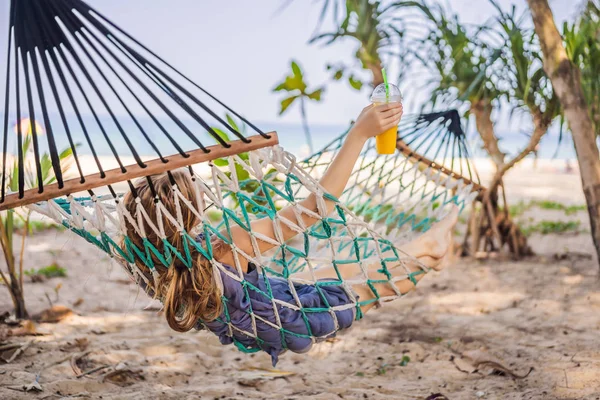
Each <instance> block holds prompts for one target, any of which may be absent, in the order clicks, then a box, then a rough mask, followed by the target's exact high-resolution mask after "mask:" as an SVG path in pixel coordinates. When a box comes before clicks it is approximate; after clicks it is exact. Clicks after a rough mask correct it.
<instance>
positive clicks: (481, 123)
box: [471, 100, 505, 170]
mask: <svg viewBox="0 0 600 400" xmlns="http://www.w3.org/2000/svg"><path fill="white" fill-rule="evenodd" d="M471 113H472V114H473V115H474V116H475V125H477V131H478V132H479V135H480V136H481V140H482V141H483V146H484V147H485V150H486V151H487V153H488V154H489V155H490V157H491V158H492V161H493V162H494V164H495V165H496V169H497V170H499V169H500V168H502V166H503V165H504V157H505V154H504V153H503V152H502V151H500V147H498V138H497V137H496V135H495V134H494V123H493V122H492V105H491V104H490V103H489V102H488V101H486V100H479V101H478V102H476V103H473V104H471Z"/></svg>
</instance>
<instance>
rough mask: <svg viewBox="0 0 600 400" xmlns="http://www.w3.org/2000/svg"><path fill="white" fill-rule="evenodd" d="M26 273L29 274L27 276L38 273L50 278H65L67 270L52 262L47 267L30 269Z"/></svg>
mask: <svg viewBox="0 0 600 400" xmlns="http://www.w3.org/2000/svg"><path fill="white" fill-rule="evenodd" d="M25 275H27V276H35V275H38V276H43V277H45V278H48V279H49V278H64V277H66V276H67V270H66V269H64V268H63V267H61V266H60V265H58V264H56V263H52V264H51V265H48V266H47V267H44V268H40V269H30V270H28V271H25Z"/></svg>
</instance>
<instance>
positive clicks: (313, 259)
mask: <svg viewBox="0 0 600 400" xmlns="http://www.w3.org/2000/svg"><path fill="white" fill-rule="evenodd" d="M9 26H10V30H9V40H8V57H7V62H6V65H7V78H6V93H5V112H4V121H3V141H2V152H3V159H2V178H1V179H2V184H1V195H0V210H7V209H12V208H15V207H20V206H26V207H29V208H30V209H32V210H35V211H37V212H39V213H41V214H43V215H46V216H48V217H50V218H52V219H53V220H55V221H57V222H58V223H59V224H61V225H63V226H65V227H66V228H68V229H69V230H71V231H72V232H74V233H76V234H77V235H79V236H81V237H83V238H84V239H85V240H87V241H88V242H90V243H92V244H94V245H95V246H97V247H98V248H100V249H101V250H102V251H104V252H106V253H107V254H109V255H110V256H111V257H114V258H115V260H117V261H118V262H119V263H120V264H121V265H122V266H123V268H124V270H125V271H126V272H127V273H128V274H129V275H130V276H131V278H132V279H134V280H135V281H136V282H137V283H138V284H139V285H140V287H142V288H143V289H144V290H145V291H146V292H147V293H148V294H149V295H150V296H154V293H153V290H152V288H153V287H155V285H156V280H157V279H158V272H157V267H159V266H158V265H155V262H154V261H153V260H156V259H158V260H159V262H160V264H162V266H164V267H165V268H168V267H169V266H170V265H171V264H172V262H173V260H175V259H179V260H180V261H181V262H183V263H184V264H185V265H186V266H187V267H188V268H190V269H191V268H193V265H194V262H193V257H192V254H193V253H200V254H202V255H203V256H204V257H205V258H206V259H207V260H209V261H210V263H211V265H212V268H213V270H214V274H213V275H214V277H215V279H216V280H217V284H219V285H220V286H221V288H223V282H222V277H223V276H226V277H229V278H231V279H233V280H235V281H237V282H239V284H240V285H241V287H242V288H243V290H244V293H245V294H246V296H250V294H251V293H253V294H256V293H260V294H261V295H262V296H264V298H265V299H268V301H269V302H271V303H272V307H271V308H270V312H272V314H273V316H272V318H271V317H268V318H266V317H264V315H263V316H261V315H258V314H257V313H256V312H254V311H253V310H252V309H249V310H247V314H248V317H249V318H250V321H251V323H250V325H249V327H248V328H247V329H241V328H240V326H239V325H236V324H235V323H233V322H232V320H231V316H230V315H229V314H228V313H227V310H228V308H227V307H225V313H224V315H223V316H221V317H219V318H218V321H219V322H221V323H222V324H223V326H226V327H227V332H226V333H225V336H227V337H228V338H230V340H231V341H232V342H233V343H235V344H236V345H237V347H238V348H239V349H240V350H242V351H245V352H253V351H257V350H260V349H265V348H266V347H267V343H266V342H265V339H264V338H263V337H261V329H262V330H264V327H271V328H273V329H276V330H277V331H279V332H280V335H281V336H280V341H281V346H282V347H283V348H284V349H286V348H287V346H288V344H289V338H290V337H296V338H302V339H305V340H306V341H308V342H310V343H311V344H312V343H314V342H318V341H321V340H323V339H325V338H328V337H331V336H332V335H334V334H335V333H336V331H337V330H339V329H340V324H339V323H338V317H339V315H340V314H339V313H340V312H342V311H344V310H350V309H351V310H353V313H354V315H355V318H356V319H360V317H361V314H360V306H362V305H365V304H366V302H376V303H380V302H382V301H387V300H391V299H393V298H397V297H400V296H402V293H400V292H399V291H398V289H396V286H395V285H394V282H396V281H399V280H402V279H410V280H412V281H413V283H415V284H416V280H415V276H416V275H418V274H422V273H425V272H427V268H426V267H425V266H422V269H421V270H420V271H418V272H411V270H410V269H409V268H408V267H407V262H411V263H418V261H417V260H415V259H413V258H411V257H410V256H408V255H407V254H404V253H403V252H401V251H400V250H399V249H398V246H399V245H400V244H401V243H403V242H407V241H409V240H411V239H412V238H414V237H415V236H417V235H419V234H420V233H422V232H424V231H426V230H427V229H428V228H429V227H430V225H431V224H432V223H433V222H434V221H436V220H438V219H440V218H442V217H443V216H444V214H445V213H446V212H447V211H448V207H449V205H452V204H456V205H459V206H460V207H461V208H462V207H464V205H465V204H469V203H471V202H472V201H473V199H475V198H476V197H477V196H478V195H479V194H480V191H481V190H483V189H482V188H481V186H479V184H478V183H477V181H478V179H477V176H476V174H475V173H474V170H473V169H472V166H471V165H470V163H469V160H468V151H467V147H466V144H465V135H464V132H463V131H462V128H461V126H460V118H459V115H458V113H457V112H456V111H455V110H449V111H444V112H437V113H430V114H421V115H417V116H414V117H410V116H409V117H404V119H403V121H402V123H401V126H400V127H399V132H400V135H401V137H400V138H399V140H398V144H397V147H398V152H397V153H396V154H394V155H389V156H377V155H376V153H375V149H374V145H373V143H370V144H369V145H367V146H366V147H365V149H364V150H363V153H362V154H361V157H360V159H359V162H358V163H357V165H356V166H355V168H354V170H353V173H352V177H351V179H350V183H349V185H348V186H347V188H346V190H345V192H344V194H343V195H342V196H341V198H339V199H336V198H333V197H332V196H331V195H330V194H328V193H327V192H326V191H325V190H324V189H323V188H322V187H321V186H320V185H319V183H318V178H319V176H320V175H321V174H322V173H323V170H324V168H326V166H327V165H328V163H329V161H330V160H331V159H332V157H334V156H335V154H336V152H337V151H338V150H339V148H340V146H341V144H342V143H343V140H344V137H345V134H343V135H341V136H340V137H339V138H337V139H335V140H334V141H333V142H331V143H330V144H329V145H328V146H326V147H325V148H323V149H322V150H321V151H319V152H318V153H316V154H314V155H312V156H310V157H308V158H307V159H305V160H302V161H299V160H296V158H295V157H294V156H293V155H291V154H290V153H288V152H286V151H285V150H284V149H283V148H281V147H280V146H279V145H278V139H277V134H276V133H275V132H269V133H265V132H263V131H262V130H260V129H259V128H258V127H256V126H255V125H254V124H252V123H251V122H250V121H248V120H246V119H245V118H244V117H242V116H241V115H240V114H238V113H237V112H235V111H234V110H233V109H231V108H230V107H228V106H227V105H225V104H224V103H223V102H221V101H220V100H218V99H217V98H216V97H214V96H213V95H211V94H210V93H209V92H208V91H206V90H205V89H204V88H202V87H200V86H199V85H197V84H195V83H194V82H192V81H191V80H189V79H188V78H186V77H185V76H184V75H183V74H181V73H180V72H178V71H177V70H176V69H175V68H173V67H172V66H171V65H169V64H168V63H167V62H166V61H164V60H163V59H161V58H160V57H158V56H157V55H156V54H154V53H153V52H151V51H150V50H149V49H147V48H146V47H144V46H143V45H142V44H141V43H139V42H138V41H136V40H135V39H134V38H132V37H131V36H129V35H128V34H127V33H126V32H125V31H123V30H121V29H120V28H119V27H117V26H116V25H115V24H113V23H112V22H111V21H110V20H108V19H107V18H106V17H104V16H102V14H100V13H99V12H97V11H95V10H93V9H92V8H91V7H90V6H89V5H87V4H86V3H85V2H83V1H80V0H12V1H11V9H10V25H9ZM25 115H28V116H29V118H30V120H31V121H38V120H39V121H42V126H43V128H42V126H38V125H37V124H36V123H31V124H30V125H29V127H28V126H27V125H24V124H21V123H18V124H17V127H16V135H14V134H11V133H10V131H11V128H10V127H9V121H10V118H16V120H17V121H21V120H22V119H23V117H24V116H25ZM225 115H227V116H225ZM9 116H11V117H9ZM246 131H247V132H248V133H251V134H247V133H246ZM29 141H31V143H32V145H33V155H29V154H28V151H27V144H28V142H29ZM63 147H65V148H67V149H68V151H70V152H72V154H73V159H74V162H75V168H74V171H73V168H72V169H68V168H67V167H66V166H65V165H64V163H61V160H60V150H59V149H62V148H63ZM9 149H16V151H15V153H16V155H15V156H14V159H13V158H11V157H10V156H9V154H8V151H9ZM146 155H147V156H146ZM90 157H91V163H90V162H87V163H86V162H85V159H86V158H88V159H90ZM127 160H131V163H128V162H127ZM13 163H14V165H15V166H16V169H15V170H14V171H12V172H11V171H10V168H9V165H11V164H13ZM90 165H91V167H90ZM111 166H114V167H116V168H112V169H111ZM181 167H186V168H188V169H189V171H190V173H191V174H192V176H193V184H194V191H195V199H193V200H194V202H192V201H191V200H192V199H188V198H186V197H185V196H183V195H182V194H181V192H180V191H179V189H178V188H177V186H176V185H174V186H173V190H172V192H173V203H174V204H175V206H176V210H175V212H174V213H171V212H169V210H168V209H167V208H166V207H165V206H164V205H163V204H161V203H160V202H158V204H157V208H158V210H159V213H160V215H162V216H164V218H165V220H166V221H167V224H171V225H172V228H175V229H176V230H177V231H178V232H179V234H180V236H181V240H182V242H183V248H184V251H183V252H180V251H178V250H177V249H176V248H175V247H174V246H173V245H172V244H171V243H169V242H168V240H166V239H163V245H162V246H161V247H162V248H157V247H155V246H154V245H153V244H152V243H150V241H148V240H147V239H146V237H147V236H148V234H149V233H150V232H146V231H145V228H144V226H149V227H150V229H151V230H152V231H153V233H154V234H156V235H158V237H160V238H166V235H165V229H166V227H165V226H164V225H165V224H164V222H163V219H162V218H157V221H154V220H151V218H149V215H148V213H147V212H146V211H145V210H144V208H143V207H139V206H138V207H137V208H136V210H135V212H130V210H128V209H127V208H126V207H125V206H124V204H123V201H122V193H123V192H124V191H127V190H128V189H131V190H132V192H133V194H134V195H135V190H134V189H133V184H132V180H133V179H136V178H146V179H148V181H149V182H150V185H151V187H152V181H151V179H150V178H149V177H150V176H151V175H154V174H157V173H161V172H165V171H173V170H175V169H178V168H181ZM49 170H52V175H53V176H54V177H55V182H49V181H48V180H46V181H45V180H44V176H45V175H44V174H45V173H47V172H48V171H49ZM8 182H16V187H13V191H14V192H10V191H8V190H7V187H8ZM153 190H154V189H153ZM311 193H312V194H316V195H317V206H318V207H317V211H316V212H315V211H314V210H309V209H306V208H303V207H302V206H301V205H300V204H299V200H301V199H304V198H305V197H306V196H307V195H308V194H311ZM325 200H329V201H334V202H335V207H334V210H333V212H327V208H326V206H325ZM157 201H158V198H157ZM194 204H195V205H196V206H195V205H194ZM285 206H291V207H293V208H294V211H295V213H296V215H309V216H311V217H313V218H316V219H318V222H317V223H316V224H314V225H313V226H310V227H307V226H302V224H301V223H300V222H299V221H301V220H302V219H301V218H299V219H298V220H297V221H291V220H287V219H285V218H281V217H279V216H278V214H277V211H278V210H280V209H281V208H282V207H285ZM183 208H187V209H189V210H190V211H191V212H192V213H193V214H194V215H195V216H196V217H197V218H198V220H200V221H201V224H200V225H199V226H198V228H197V230H196V231H194V232H187V231H186V230H185V229H184V223H183V221H182V216H181V209H183ZM264 217H268V218H270V219H271V220H272V221H273V226H274V227H275V237H276V238H278V237H279V238H280V237H282V236H283V235H282V233H281V229H282V228H284V227H285V228H286V229H292V230H293V231H295V232H297V236H296V237H295V238H294V239H293V240H290V241H287V242H285V241H282V240H277V239H272V238H268V237H265V236H263V235H260V234H259V233H257V232H252V231H251V229H250V224H251V222H252V221H253V220H255V219H257V218H264ZM126 222H127V223H128V224H130V225H131V226H133V227H134V229H135V231H136V233H137V234H138V235H139V236H140V237H141V238H144V240H143V243H144V245H143V246H142V247H140V246H137V245H136V244H135V243H134V242H133V241H132V240H131V239H130V238H129V237H127V235H126V232H127V229H126ZM232 226H239V227H242V228H244V229H245V230H247V231H248V233H249V234H250V236H251V238H252V243H253V248H254V254H246V253H243V252H242V251H241V250H240V249H238V248H236V247H235V246H233V247H232V251H233V252H234V256H235V257H234V258H235V259H236V265H232V266H224V265H222V264H221V263H220V262H218V261H217V260H216V259H214V257H213V249H212V246H211V242H210V240H198V235H200V236H201V237H203V238H209V237H211V236H215V237H218V238H220V239H221V240H223V241H224V242H225V243H227V244H229V245H233V243H231V241H230V239H229V237H231V235H224V234H222V233H221V232H229V230H230V229H231V227H232ZM260 241H266V242H269V243H271V244H272V245H274V248H273V249H272V250H270V251H268V252H266V253H264V254H263V253H261V251H260V250H259V248H258V243H259V242H260ZM122 243H124V245H122ZM240 258H245V259H247V260H250V261H251V262H252V264H254V265H255V266H256V267H257V268H258V270H259V271H260V272H261V273H262V275H261V276H264V277H276V278H279V279H280V280H284V281H287V282H288V283H289V287H290V290H291V292H292V298H291V299H289V300H288V301H283V300H281V299H279V298H277V297H276V296H275V295H274V294H273V292H272V291H271V288H270V286H269V284H268V281H267V280H266V278H265V280H264V282H262V283H263V284H260V285H259V284H258V283H257V282H250V281H248V280H247V279H245V277H244V274H243V273H242V266H241V263H240V261H239V260H240ZM136 260H141V261H142V262H143V263H144V265H147V266H148V268H149V270H150V271H151V274H147V273H145V272H143V271H141V270H140V269H139V268H138V267H137V266H136ZM349 263H353V264H357V265H359V267H360V270H361V274H362V278H361V282H365V283H366V284H368V285H369V286H370V287H371V288H372V290H373V293H374V294H375V297H376V298H375V299H373V300H368V301H366V300H362V301H361V300H360V299H357V298H355V297H353V293H352V290H351V289H350V286H351V284H353V283H356V282H352V281H348V280H344V279H342V278H341V277H342V274H341V273H340V271H341V270H343V268H344V266H345V265H346V264H349ZM373 263H377V264H379V265H381V269H380V271H381V272H382V273H383V275H384V276H386V277H387V279H382V280H372V279H369V276H368V275H367V271H366V268H367V266H368V265H371V264H373ZM323 266H333V267H334V268H335V270H336V272H337V274H338V276H339V279H332V280H327V281H321V280H317V279H316V278H315V275H314V271H317V270H319V268H322V267H323ZM392 267H398V268H400V267H401V268H404V269H405V270H406V274H405V275H404V276H396V277H393V276H392V274H391V273H390V270H389V268H392ZM299 271H308V272H309V273H310V276H312V279H307V278H303V279H300V278H298V277H297V276H295V273H296V272H299ZM294 283H309V284H312V285H314V287H315V288H316V290H317V291H318V292H319V293H321V295H322V298H323V299H324V301H323V304H324V305H322V306H319V307H304V306H303V305H302V304H301V302H300V300H299V298H298V294H297V293H296V292H295V290H294V289H293V288H294ZM379 283H388V284H390V287H392V288H394V290H395V295H393V296H387V297H382V296H380V295H379V294H378V293H377V290H376V289H375V284H379ZM326 286H329V287H332V286H336V287H339V288H341V289H343V290H344V292H345V293H347V294H348V296H349V298H350V300H351V301H350V302H348V303H346V304H337V305H336V304H328V302H327V300H326V296H325V295H324V294H323V291H324V290H325V289H324V288H325V287H326ZM230 300H231V299H228V298H227V296H226V295H225V294H223V296H222V301H223V303H224V304H225V305H227V303H228V301H230ZM285 310H295V311H298V312H300V313H301V314H302V316H303V320H304V326H303V327H302V328H301V329H290V328H289V327H286V326H285V325H284V324H282V322H281V318H280V314H281V313H282V312H285ZM324 312H325V313H328V314H329V315H331V318H332V319H333V321H334V325H333V327H331V329H330V330H328V331H326V332H320V333H318V334H317V333H315V332H312V330H313V327H312V326H311V324H310V323H309V320H310V315H311V314H314V313H324ZM204 325H206V324H205V322H204V321H199V327H202V326H204ZM249 340H250V342H252V343H251V344H250V342H249Z"/></svg>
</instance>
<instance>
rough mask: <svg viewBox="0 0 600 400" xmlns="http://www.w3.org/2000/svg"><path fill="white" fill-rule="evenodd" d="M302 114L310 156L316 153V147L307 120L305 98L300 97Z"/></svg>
mask: <svg viewBox="0 0 600 400" xmlns="http://www.w3.org/2000/svg"><path fill="white" fill-rule="evenodd" d="M300 114H301V115H302V127H303V128H304V135H305V136H306V143H307V144H308V149H309V154H313V153H314V150H315V149H314V147H313V142H312V135H311V134H310V129H309V128H308V119H307V118H306V105H305V100H304V96H301V97H300Z"/></svg>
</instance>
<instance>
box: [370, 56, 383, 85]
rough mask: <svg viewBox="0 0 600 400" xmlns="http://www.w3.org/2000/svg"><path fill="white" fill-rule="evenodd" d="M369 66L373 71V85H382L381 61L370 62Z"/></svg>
mask: <svg viewBox="0 0 600 400" xmlns="http://www.w3.org/2000/svg"><path fill="white" fill-rule="evenodd" d="M368 67H369V70H370V71H371V74H372V75H373V80H372V81H371V84H372V85H373V87H374V88H375V87H377V86H378V85H381V84H382V83H383V74H382V73H381V68H382V67H381V62H380V63H376V64H369V65H368Z"/></svg>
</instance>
